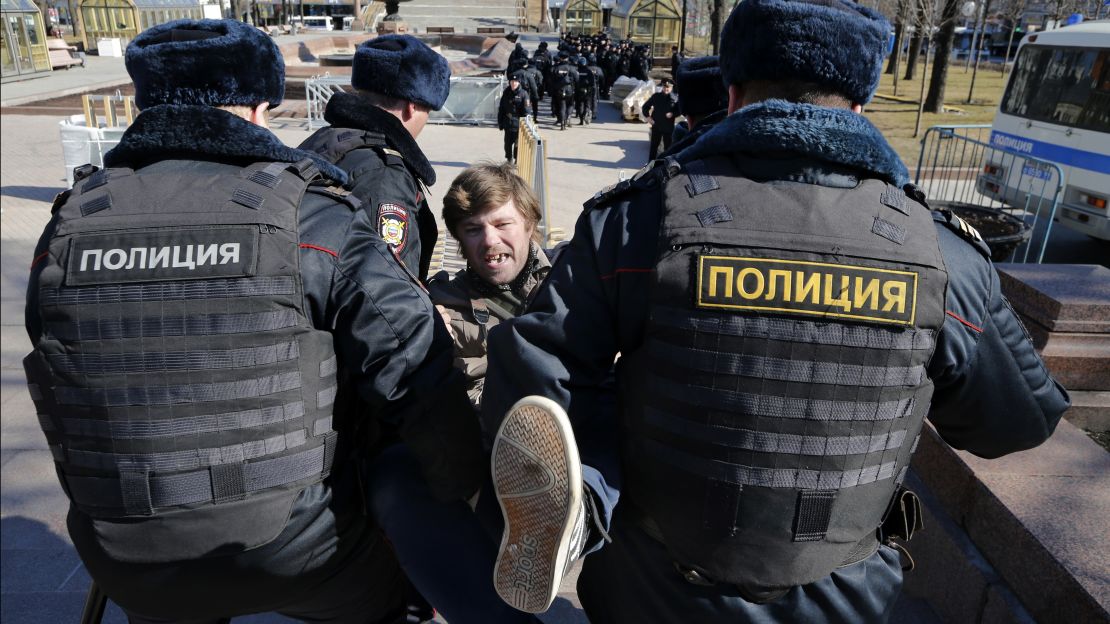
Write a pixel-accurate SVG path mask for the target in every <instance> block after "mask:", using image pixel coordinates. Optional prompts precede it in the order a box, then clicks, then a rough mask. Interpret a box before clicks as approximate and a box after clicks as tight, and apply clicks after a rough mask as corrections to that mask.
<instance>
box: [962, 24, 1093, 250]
mask: <svg viewBox="0 0 1110 624" xmlns="http://www.w3.org/2000/svg"><path fill="white" fill-rule="evenodd" d="M990 142H991V146H992V147H996V148H999V149H998V151H995V150H991V151H990V154H991V155H990V156H988V158H987V160H986V162H984V163H983V170H982V172H981V173H980V174H979V176H978V183H977V187H978V189H979V192H981V193H983V194H984V195H987V196H989V197H993V198H994V199H997V200H999V201H1002V202H1005V203H1007V204H1009V205H1011V206H1014V207H1016V208H1021V207H1022V204H1023V203H1024V202H1025V198H1026V197H1027V196H1028V194H1030V193H1035V192H1036V191H1035V190H1034V188H1033V187H1034V186H1035V185H1037V184H1038V183H1039V184H1040V185H1041V188H1043V187H1044V185H1045V183H1046V182H1050V181H1052V177H1053V176H1054V175H1055V168H1054V167H1046V166H1045V165H1043V164H1041V163H1038V162H1036V161H1033V160H1024V159H1022V160H1014V159H1011V160H1010V161H1008V162H1004V161H1003V159H1002V155H1003V152H1002V151H1001V150H1006V151H1008V152H1010V153H1018V154H1022V155H1025V156H1031V157H1033V158H1036V159H1040V160H1044V161H1049V162H1051V163H1054V164H1056V165H1058V166H1059V167H1060V171H1061V173H1062V176H1061V180H1060V183H1061V185H1062V187H1063V193H1062V195H1061V197H1060V206H1059V208H1058V209H1057V212H1056V216H1057V218H1058V220H1059V223H1060V224H1061V225H1064V226H1066V227H1069V228H1071V229H1074V230H1078V231H1080V232H1083V233H1085V234H1087V235H1089V236H1093V237H1095V238H1100V239H1103V240H1110V213H1108V211H1107V203H1108V202H1110V20H1099V21H1096V22H1087V23H1082V24H1077V25H1074V26H1068V27H1065V28H1060V29H1057V30H1051V31H1046V32H1039V33H1034V34H1030V35H1028V36H1026V37H1025V39H1024V40H1023V41H1022V43H1021V47H1020V48H1019V49H1018V54H1017V60H1016V61H1015V62H1014V69H1013V72H1012V73H1011V75H1010V80H1009V83H1008V84H1007V86H1006V90H1005V93H1004V95H1003V96H1002V101H1001V103H1000V104H999V108H998V114H997V115H996V116H995V118H994V123H993V125H992V127H991V137H990ZM1007 165H1012V166H1010V169H1012V170H1011V171H1007V170H1006V168H1007Z"/></svg>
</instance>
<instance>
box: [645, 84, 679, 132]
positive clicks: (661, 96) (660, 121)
mask: <svg viewBox="0 0 1110 624" xmlns="http://www.w3.org/2000/svg"><path fill="white" fill-rule="evenodd" d="M641 110H642V112H643V113H644V116H645V117H648V116H650V117H651V118H652V120H654V121H655V125H654V126H652V130H654V131H656V132H660V131H662V132H666V133H668V134H669V133H670V132H672V131H673V130H674V123H675V117H678V96H677V95H675V94H674V93H673V92H672V93H663V92H662V91H660V92H659V93H656V94H654V95H652V96H651V97H649V98H648V101H646V102H644V106H643V108H642V109H641ZM668 113H670V115H671V116H670V117H667V114H668Z"/></svg>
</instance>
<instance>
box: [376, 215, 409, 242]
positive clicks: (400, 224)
mask: <svg viewBox="0 0 1110 624" xmlns="http://www.w3.org/2000/svg"><path fill="white" fill-rule="evenodd" d="M408 229H409V211H408V210H405V208H404V206H398V205H397V204H380V205H379V206H378V234H379V235H381V237H382V240H384V241H385V242H387V243H389V244H390V245H391V246H393V247H394V248H395V249H396V250H397V251H401V250H402V249H404V248H405V240H406V238H407V235H408Z"/></svg>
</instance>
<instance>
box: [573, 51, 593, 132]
mask: <svg viewBox="0 0 1110 624" xmlns="http://www.w3.org/2000/svg"><path fill="white" fill-rule="evenodd" d="M596 109H597V76H596V75H595V74H594V73H593V72H592V71H590V68H589V67H588V64H587V61H586V59H585V58H584V57H579V58H578V83H577V84H576V85H575V87H574V111H575V113H577V114H578V125H580V126H581V125H582V124H586V125H589V124H590V122H592V121H593V119H594V115H595V114H596V113H595V111H596Z"/></svg>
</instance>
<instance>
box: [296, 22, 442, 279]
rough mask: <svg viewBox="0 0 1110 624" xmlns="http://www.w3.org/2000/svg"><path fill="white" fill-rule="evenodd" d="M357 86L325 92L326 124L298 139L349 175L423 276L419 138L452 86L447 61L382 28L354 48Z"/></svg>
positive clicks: (428, 245) (425, 169) (425, 216)
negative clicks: (327, 96)
mask: <svg viewBox="0 0 1110 624" xmlns="http://www.w3.org/2000/svg"><path fill="white" fill-rule="evenodd" d="M351 86H353V87H354V89H355V92H354V93H337V94H335V95H333V96H332V97H331V99H329V100H328V106H327V108H326V109H325V110H324V119H325V120H326V121H327V122H328V123H329V124H331V125H330V126H329V127H327V128H321V129H319V130H317V131H316V132H315V133H314V134H313V135H312V136H310V137H308V138H307V139H305V141H304V142H303V143H301V149H306V150H310V151H313V152H316V153H318V154H320V155H321V156H323V157H324V158H326V159H327V160H328V161H330V162H333V163H335V164H336V165H338V166H339V167H340V168H341V169H343V170H344V171H346V172H347V173H348V174H349V175H350V177H351V183H350V187H351V190H352V192H353V193H354V195H355V196H356V197H358V198H359V199H360V200H362V203H363V204H364V205H365V206H366V210H369V211H370V212H371V213H372V216H373V217H374V220H375V222H376V223H377V224H378V226H377V227H378V232H379V233H380V234H381V236H382V238H384V239H385V241H386V242H388V243H389V244H390V245H391V246H392V248H393V250H394V251H396V252H397V253H398V255H399V256H400V257H401V259H402V260H404V262H405V265H406V266H407V267H408V268H409V270H411V271H412V272H413V273H415V274H416V275H417V277H419V278H420V279H421V280H424V279H426V278H427V276H428V267H429V266H430V265H431V258H432V251H433V248H434V247H435V241H436V238H437V237H438V231H437V229H436V222H435V216H434V215H433V214H432V212H431V209H430V208H428V202H427V199H426V194H427V193H426V191H427V187H429V186H432V185H434V184H435V181H436V174H435V170H434V169H432V165H431V164H430V163H429V162H428V159H427V158H426V157H425V156H424V153H423V152H422V151H421V150H420V146H419V145H417V143H416V137H417V136H419V135H420V132H421V131H422V130H423V129H424V124H425V123H427V121H428V113H429V111H432V110H439V109H440V108H441V107H442V106H443V103H444V102H445V101H447V95H448V92H449V91H450V89H451V67H450V66H449V65H448V64H447V60H446V59H444V58H443V57H442V56H440V55H439V54H436V53H435V52H434V51H433V50H432V49H431V48H429V47H428V46H427V45H425V44H424V43H423V42H422V41H420V40H419V39H417V38H416V37H413V36H411V35H386V36H383V37H377V38H375V39H371V40H370V41H366V42H364V43H362V44H360V45H359V46H358V48H357V49H356V50H355V58H354V65H353V67H352V70H351Z"/></svg>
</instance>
